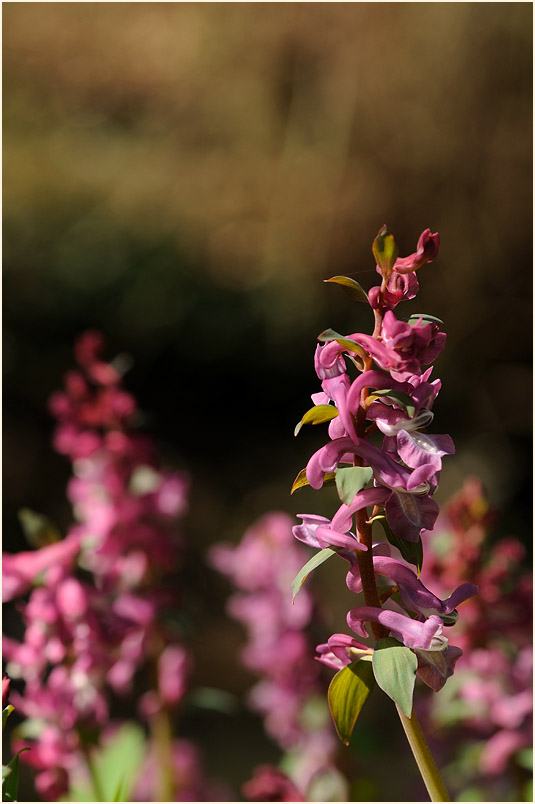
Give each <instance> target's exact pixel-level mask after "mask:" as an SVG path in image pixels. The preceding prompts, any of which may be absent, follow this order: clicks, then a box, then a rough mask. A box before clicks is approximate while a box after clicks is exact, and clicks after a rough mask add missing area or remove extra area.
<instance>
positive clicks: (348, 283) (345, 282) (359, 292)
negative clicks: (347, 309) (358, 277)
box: [323, 276, 368, 304]
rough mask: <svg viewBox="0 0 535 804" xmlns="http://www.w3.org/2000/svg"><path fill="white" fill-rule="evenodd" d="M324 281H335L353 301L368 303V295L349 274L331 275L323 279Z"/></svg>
mask: <svg viewBox="0 0 535 804" xmlns="http://www.w3.org/2000/svg"><path fill="white" fill-rule="evenodd" d="M323 281H324V282H335V283H336V284H337V285H341V286H342V289H343V290H344V292H345V293H347V295H348V296H349V298H350V299H353V301H358V302H364V303H365V304H367V303H368V295H367V293H366V291H365V290H364V288H363V287H361V285H359V283H358V282H356V281H355V280H354V279H351V278H350V277H349V276H331V278H330V279H324V280H323Z"/></svg>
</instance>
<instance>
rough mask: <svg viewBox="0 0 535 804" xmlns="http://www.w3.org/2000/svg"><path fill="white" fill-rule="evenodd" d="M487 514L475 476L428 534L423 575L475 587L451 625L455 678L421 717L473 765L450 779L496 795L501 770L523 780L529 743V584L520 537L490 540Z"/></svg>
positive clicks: (443, 584) (441, 583)
mask: <svg viewBox="0 0 535 804" xmlns="http://www.w3.org/2000/svg"><path fill="white" fill-rule="evenodd" d="M494 518H495V513H494V512H493V511H492V510H491V509H490V507H489V503H488V500H487V499H486V497H485V495H484V493H483V489H482V486H481V483H480V481H479V480H478V479H477V478H469V479H467V480H466V482H465V484H464V486H463V488H462V489H461V490H460V491H459V492H458V493H457V494H456V495H455V496H454V497H453V498H452V499H451V501H450V502H449V504H448V505H447V506H446V508H445V514H444V515H443V516H441V517H440V519H439V521H438V524H437V527H436V532H435V533H434V534H429V537H428V540H427V545H428V550H427V552H426V560H425V564H424V567H423V570H422V578H424V579H425V580H426V581H429V582H432V583H433V585H434V586H435V587H437V588H438V589H439V590H441V589H442V590H445V589H447V588H449V586H450V584H451V582H452V579H453V578H454V577H455V576H457V577H458V576H459V574H462V575H463V576H464V577H468V578H471V579H472V580H473V581H474V582H475V583H477V585H478V587H479V594H478V595H477V596H476V597H474V598H472V599H471V600H469V601H467V602H466V603H465V604H464V606H463V618H462V621H459V623H458V625H457V626H456V628H455V630H456V635H455V640H456V642H457V643H459V645H461V647H462V648H463V651H464V653H463V656H462V657H461V658H460V659H459V662H458V665H457V669H456V675H455V679H454V680H453V681H452V684H451V686H450V687H449V688H448V689H446V690H444V692H443V693H441V694H440V695H438V696H433V698H432V699H431V700H428V701H427V702H426V707H427V708H426V718H427V719H428V721H429V722H430V724H431V725H432V726H434V727H440V729H441V730H442V732H444V730H446V732H444V733H446V734H447V733H448V731H447V730H448V729H452V730H454V731H453V732H449V733H450V736H452V739H453V741H454V742H455V744H456V746H457V751H456V753H457V754H458V755H459V756H460V755H462V754H463V752H465V753H466V751H467V749H468V748H469V747H470V750H471V754H470V755H471V756H472V762H471V763H470V764H468V765H467V764H465V765H463V766H462V767H461V768H459V767H458V764H459V763H458V762H457V765H456V769H455V775H456V776H457V783H458V784H459V785H463V784H464V785H467V784H468V783H474V784H477V786H479V787H480V788H481V789H482V791H483V795H485V793H487V794H489V795H490V788H491V787H493V789H492V794H493V795H498V797H499V796H500V793H501V792H503V790H502V789H501V787H503V786H504V778H506V776H505V777H504V774H505V775H507V773H510V774H511V777H512V782H513V785H516V786H518V782H519V780H522V779H523V778H524V775H523V773H522V770H521V768H522V767H524V768H525V767H526V757H527V752H526V749H529V748H530V747H531V745H532V738H533V733H532V713H533V694H532V675H533V652H532V616H531V612H532V593H533V591H532V590H533V582H532V577H531V575H530V573H529V572H527V571H526V570H525V569H523V566H522V562H523V560H524V558H525V548H524V546H523V545H522V543H521V542H520V541H518V540H517V539H515V538H513V537H506V538H503V539H501V540H499V541H491V540H490V539H489V529H490V527H491V525H492V524H493V521H494ZM509 786H510V785H509ZM504 789H505V788H504ZM521 792H522V791H519V797H521V795H520V794H521ZM489 800H493V799H489Z"/></svg>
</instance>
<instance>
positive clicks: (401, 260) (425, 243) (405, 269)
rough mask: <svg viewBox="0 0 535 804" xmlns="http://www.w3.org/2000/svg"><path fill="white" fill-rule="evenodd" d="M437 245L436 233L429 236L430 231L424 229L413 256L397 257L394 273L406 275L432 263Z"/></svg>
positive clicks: (438, 238)
mask: <svg viewBox="0 0 535 804" xmlns="http://www.w3.org/2000/svg"><path fill="white" fill-rule="evenodd" d="M439 245H440V237H439V235H438V232H435V233H434V234H431V229H424V231H423V232H422V234H421V235H420V237H419V238H418V243H417V244H416V251H415V252H414V254H410V255H409V256H408V257H398V259H397V260H396V261H395V263H394V269H393V270H394V272H396V273H398V274H407V273H409V272H411V271H417V270H418V269H419V268H421V267H422V265H425V264H426V263H427V262H433V260H434V259H435V258H436V256H437V254H438V247H439Z"/></svg>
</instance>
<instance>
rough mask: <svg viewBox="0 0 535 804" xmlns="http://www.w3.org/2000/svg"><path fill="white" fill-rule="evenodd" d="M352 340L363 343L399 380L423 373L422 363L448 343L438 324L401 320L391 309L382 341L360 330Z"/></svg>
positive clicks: (387, 316) (377, 360)
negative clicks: (408, 322) (412, 322)
mask: <svg viewBox="0 0 535 804" xmlns="http://www.w3.org/2000/svg"><path fill="white" fill-rule="evenodd" d="M351 340H354V341H355V342H356V343H359V344H360V345H361V346H363V347H364V348H365V349H366V350H367V351H368V352H369V354H370V355H371V356H372V357H373V359H374V361H375V362H376V363H377V365H378V366H380V367H381V368H383V369H385V370H387V371H394V372H396V373H397V374H398V375H400V376H398V379H401V380H403V379H406V378H408V377H409V376H410V375H412V374H420V372H421V366H427V365H429V363H432V362H433V361H434V360H435V358H436V357H437V356H438V355H439V354H440V352H441V351H442V349H443V348H444V345H445V343H446V334H445V333H444V332H440V331H439V327H438V324H435V323H434V322H433V321H429V322H428V323H427V324H424V323H423V321H422V320H421V319H420V320H419V321H417V322H416V323H415V324H414V325H413V326H411V324H407V323H406V322H405V321H398V319H397V318H396V316H395V315H394V313H393V312H392V311H391V310H387V311H386V313H385V315H384V318H383V325H382V328H381V340H378V339H377V338H374V337H372V336H371V335H365V334H361V333H355V334H354V335H352V336H351Z"/></svg>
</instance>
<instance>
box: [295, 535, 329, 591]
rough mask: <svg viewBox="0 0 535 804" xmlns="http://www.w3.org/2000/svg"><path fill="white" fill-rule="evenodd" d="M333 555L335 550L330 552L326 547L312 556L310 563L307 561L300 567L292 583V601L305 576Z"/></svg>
mask: <svg viewBox="0 0 535 804" xmlns="http://www.w3.org/2000/svg"><path fill="white" fill-rule="evenodd" d="M334 555H336V550H331V548H330V547H326V548H325V549H324V550H320V551H319V553H316V554H315V555H313V556H312V558H311V559H310V561H307V563H306V564H305V566H304V567H301V569H300V570H299V572H298V573H297V575H296V576H295V578H294V579H293V581H292V601H293V600H295V596H296V595H297V593H298V592H299V590H300V589H301V587H302V585H303V583H304V582H305V579H306V577H307V575H309V574H310V573H311V572H312V570H314V569H316V567H319V566H320V564H323V562H324V561H327V559H328V558H330V557H331V556H334Z"/></svg>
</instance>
